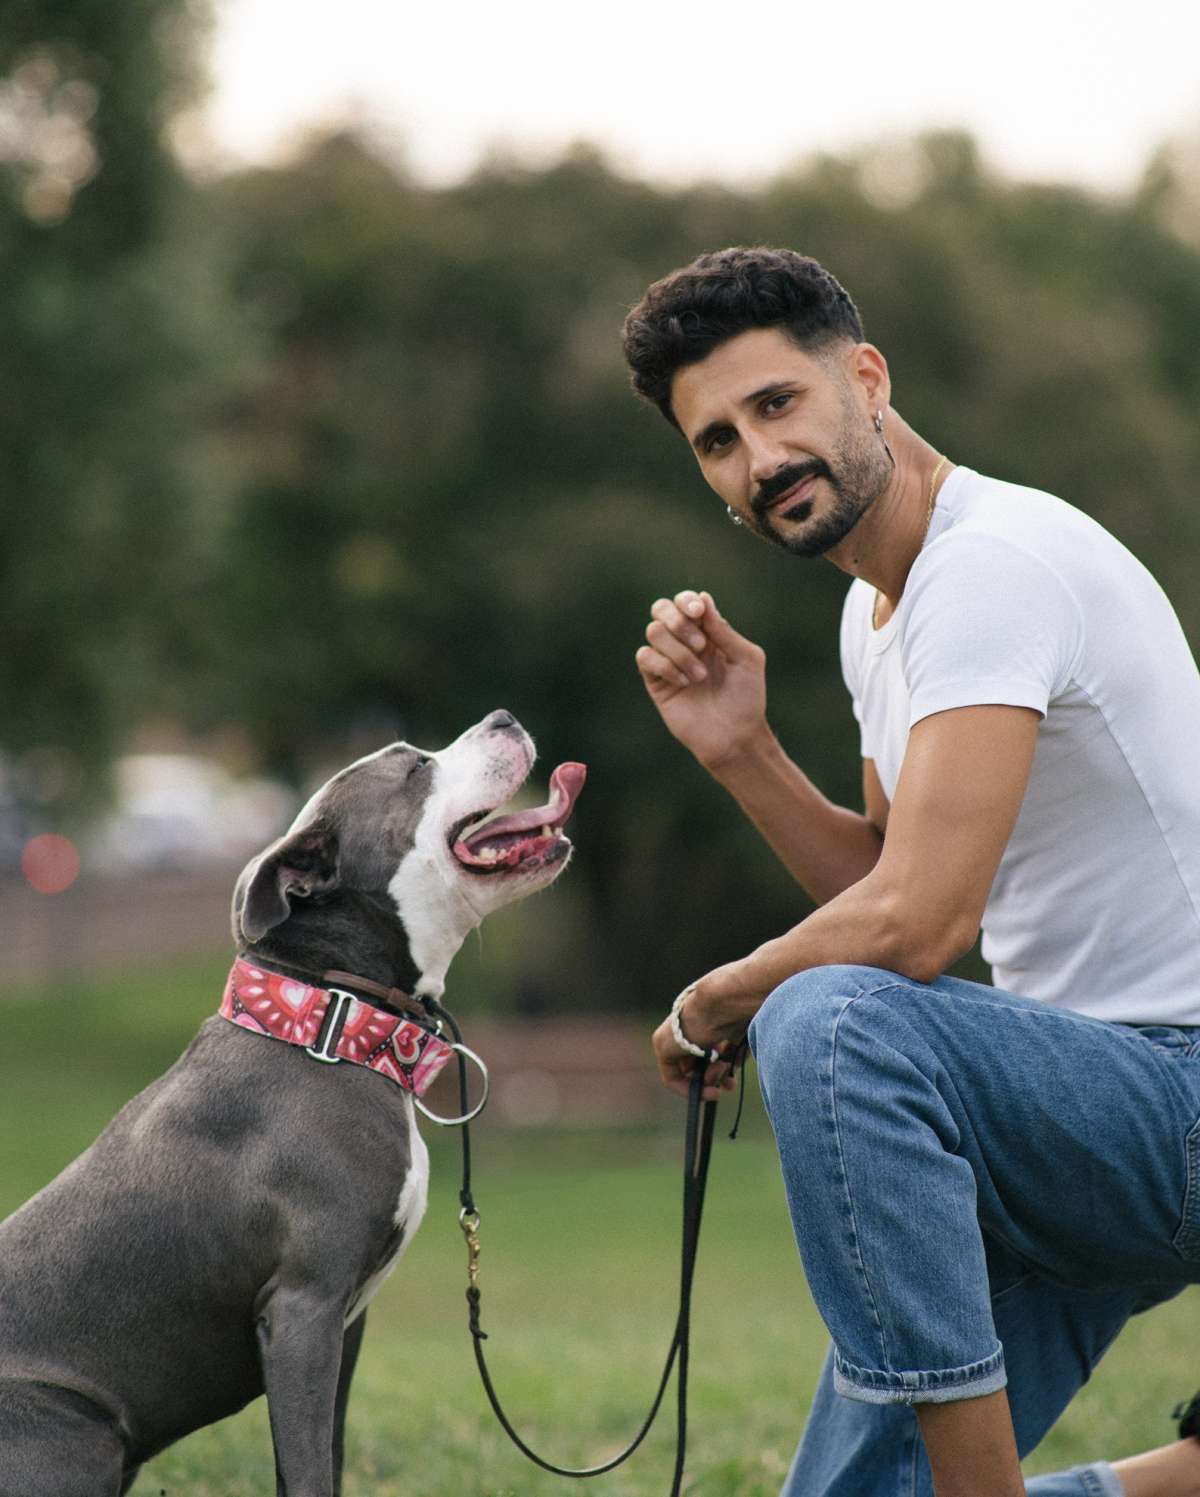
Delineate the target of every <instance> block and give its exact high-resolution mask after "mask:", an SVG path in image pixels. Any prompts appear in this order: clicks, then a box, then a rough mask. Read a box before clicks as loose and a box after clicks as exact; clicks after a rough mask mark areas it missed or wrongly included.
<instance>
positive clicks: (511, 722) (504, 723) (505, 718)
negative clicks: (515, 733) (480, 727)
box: [484, 707, 517, 728]
mask: <svg viewBox="0 0 1200 1497" xmlns="http://www.w3.org/2000/svg"><path fill="white" fill-rule="evenodd" d="M484 726H485V727H487V728H515V727H516V726H517V720H516V718H515V717H514V716H513V715H512V713H511V712H508V711H507V710H506V709H505V708H503V707H498V708H497V709H496V711H495V712H493V713H492V714H491V716H490V717H489V718H488V719H487V721H486V722H485V724H484Z"/></svg>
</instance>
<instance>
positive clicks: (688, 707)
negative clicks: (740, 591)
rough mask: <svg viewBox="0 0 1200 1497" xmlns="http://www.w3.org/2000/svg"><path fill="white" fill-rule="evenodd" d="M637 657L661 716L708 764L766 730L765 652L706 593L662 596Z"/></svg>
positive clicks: (712, 766)
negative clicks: (734, 624)
mask: <svg viewBox="0 0 1200 1497" xmlns="http://www.w3.org/2000/svg"><path fill="white" fill-rule="evenodd" d="M650 615H651V622H650V623H649V624H648V625H647V627H646V643H645V644H644V645H643V646H642V647H641V648H640V649H639V650H638V652H637V655H636V656H635V659H636V661H637V668H638V671H639V672H640V674H641V677H642V681H643V683H644V685H645V687H646V690H647V692H648V693H649V696H650V700H651V701H652V702H653V703H654V705H655V706H656V707H657V708H658V711H659V714H660V715H661V717H662V720H663V722H664V723H666V725H667V727H668V728H669V730H670V731H671V733H673V734H674V736H675V737H676V738H677V739H678V740H679V742H680V743H682V744H683V746H684V747H685V748H687V749H689V750H690V751H691V752H692V753H693V754H694V755H695V756H696V758H697V759H698V760H699V761H700V763H701V764H702V765H703V766H704V767H705V768H706V769H708V770H710V771H713V770H716V769H718V768H719V767H720V766H721V764H722V763H723V762H725V761H727V760H729V759H732V758H734V757H736V756H737V754H738V753H739V752H741V751H742V750H743V749H745V748H746V747H748V746H749V745H750V744H751V743H752V742H753V741H754V739H755V738H756V737H757V736H758V735H759V734H760V733H764V732H766V731H767V721H766V713H767V691H766V654H765V653H764V651H763V650H762V648H761V647H760V646H759V645H756V644H755V643H754V642H753V641H752V640H749V639H746V638H745V637H744V636H743V635H741V634H739V633H738V632H737V630H736V629H734V628H733V626H732V625H731V624H729V623H727V622H726V620H725V619H724V618H722V616H721V614H720V613H719V612H718V611H717V605H716V604H715V603H714V602H713V599H712V595H711V594H710V593H697V592H693V591H691V590H685V591H684V592H680V593H676V594H675V597H674V598H673V599H672V598H659V599H658V600H657V602H655V603H654V605H653V606H652V607H651V609H650Z"/></svg>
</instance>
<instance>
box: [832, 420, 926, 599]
mask: <svg viewBox="0 0 1200 1497" xmlns="http://www.w3.org/2000/svg"><path fill="white" fill-rule="evenodd" d="M888 442H889V445H890V447H891V450H892V455H893V457H894V458H895V467H894V468H893V470H892V476H891V479H890V480H889V482H888V485H887V487H886V488H885V489H884V491H883V493H882V494H880V496H879V498H878V499H876V501H875V503H874V504H872V505H871V507H870V509H868V510H867V512H866V514H864V515H863V517H862V519H861V520H860V521H859V522H858V524H857V525H856V526H855V527H854V529H853V530H852V531H851V532H850V534H849V535H848V536H847V537H846V538H845V540H843V541H841V542H839V543H838V545H836V546H835V547H834V548H833V549H832V550H831V551H829V552H827V553H826V555H827V556H828V558H829V560H830V561H831V562H833V564H834V566H836V567H838V568H839V569H840V570H841V571H843V572H846V573H848V574H849V575H850V576H851V577H861V578H862V579H863V581H864V582H868V583H870V585H871V586H872V587H873V588H875V589H876V591H877V592H878V593H879V599H878V603H877V606H876V615H875V622H876V624H877V625H878V624H882V623H885V622H886V621H887V619H889V618H890V617H891V615H892V613H894V611H895V609H896V605H897V604H898V603H899V601H900V597H901V594H902V593H903V592H904V584H905V583H906V582H907V580H908V574H909V572H910V571H911V569H912V564H913V562H914V561H916V559H917V557H918V556H919V555H920V553H921V547H922V546H923V545H924V544H925V535H926V532H927V531H928V528H929V519H930V506H929V497H930V483H931V480H933V478H934V470H935V469H936V468H937V465H938V461H939V458H940V456H941V454H940V453H938V452H937V451H936V450H935V449H934V448H933V447H931V446H930V445H929V443H928V442H926V441H925V440H924V438H923V437H919V436H918V435H917V433H916V432H915V431H913V430H912V428H911V427H910V426H908V425H907V424H906V423H905V422H904V421H902V420H901V419H900V417H898V416H897V415H896V414H895V412H893V413H892V417H891V430H890V431H889V432H888ZM949 471H950V465H949V464H948V463H943V464H942V467H941V470H940V471H939V472H938V473H937V481H936V485H935V488H934V492H935V494H936V491H937V489H940V487H941V484H942V482H943V481H944V479H945V477H946V474H947V473H948V472H949Z"/></svg>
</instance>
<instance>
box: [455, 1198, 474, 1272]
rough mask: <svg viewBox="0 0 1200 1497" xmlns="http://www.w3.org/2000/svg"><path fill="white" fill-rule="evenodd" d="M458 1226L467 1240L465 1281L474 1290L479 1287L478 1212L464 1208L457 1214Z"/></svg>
mask: <svg viewBox="0 0 1200 1497" xmlns="http://www.w3.org/2000/svg"><path fill="white" fill-rule="evenodd" d="M458 1225H459V1226H460V1227H461V1228H462V1234H463V1236H464V1237H465V1238H466V1239H467V1280H468V1282H469V1284H470V1286H471V1288H472V1289H475V1288H478V1286H479V1212H478V1211H468V1210H467V1208H466V1207H465V1206H464V1207H463V1209H462V1210H461V1211H460V1212H459V1213H458Z"/></svg>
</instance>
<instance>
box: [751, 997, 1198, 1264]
mask: <svg viewBox="0 0 1200 1497" xmlns="http://www.w3.org/2000/svg"><path fill="white" fill-rule="evenodd" d="M1160 1038H1162V1039H1163V1040H1164V1041H1169V1042H1163V1043H1160V1042H1159V1041H1158V1039H1156V1038H1155V1037H1153V1034H1151V1035H1150V1036H1149V1037H1148V1035H1147V1034H1146V1033H1143V1032H1140V1031H1138V1030H1136V1029H1131V1028H1127V1027H1125V1026H1122V1025H1114V1024H1107V1023H1103V1022H1101V1021H1098V1020H1092V1019H1087V1018H1084V1017H1082V1016H1080V1015H1078V1014H1075V1013H1071V1012H1069V1011H1066V1010H1062V1009H1057V1008H1053V1007H1051V1006H1050V1005H1047V1004H1044V1003H1038V1002H1035V1001H1033V1000H1029V999H1023V998H1017V997H1014V996H1013V995H1011V994H1006V993H1002V992H1000V991H999V990H997V989H994V988H988V987H984V986H982V985H980V984H976V983H966V982H961V981H959V980H957V979H953V978H941V979H939V980H938V981H937V982H935V983H932V984H929V985H925V984H920V983H913V982H910V981H909V980H907V979H905V978H902V977H900V976H898V975H897V974H894V973H887V972H882V971H878V970H875V969H871V968H824V969H820V970H819V971H816V972H811V973H804V974H801V975H800V976H799V977H798V978H795V979H792V980H791V981H790V982H788V983H785V984H783V986H782V987H781V988H779V989H777V990H776V992H775V993H774V994H772V996H771V997H770V998H769V999H768V1000H767V1003H766V1004H765V1005H764V1007H763V1010H762V1011H761V1012H760V1015H759V1016H758V1018H757V1019H756V1020H755V1042H756V1052H757V1053H758V1056H759V1063H760V1068H761V1069H762V1071H763V1073H764V1090H768V1089H769V1090H770V1093H771V1096H770V1107H771V1112H772V1120H773V1122H775V1123H776V1133H777V1137H779V1138H780V1142H781V1151H782V1149H783V1146H784V1139H785V1138H786V1139H787V1140H788V1143H789V1146H790V1149H791V1152H792V1153H793V1154H795V1153H797V1152H798V1151H799V1150H800V1149H802V1148H804V1147H805V1145H806V1144H807V1146H809V1147H811V1148H814V1149H815V1148H816V1146H817V1143H818V1140H819V1139H820V1138H822V1137H828V1138H829V1140H830V1142H831V1144H832V1145H833V1146H834V1147H835V1149H836V1155H837V1164H838V1169H839V1172H841V1173H842V1174H843V1175H844V1176H845V1179H846V1183H847V1191H848V1196H850V1197H852V1198H853V1206H854V1210H855V1211H856V1212H857V1213H860V1214H861V1213H863V1212H867V1211H869V1210H870V1209H871V1197H872V1196H873V1195H874V1196H876V1197H877V1198H878V1199H879V1200H880V1202H881V1203H882V1204H883V1206H884V1209H885V1212H886V1216H887V1217H888V1219H889V1221H890V1223H891V1224H897V1223H898V1224H899V1228H900V1232H901V1235H903V1230H904V1226H905V1224H906V1223H907V1222H912V1223H913V1224H914V1229H916V1228H917V1227H919V1224H920V1223H921V1221H922V1219H923V1217H925V1218H928V1216H929V1215H930V1208H933V1207H934V1206H935V1203H934V1202H933V1201H931V1200H930V1198H929V1192H928V1190H927V1189H926V1185H927V1182H932V1181H933V1180H934V1179H935V1178H936V1175H935V1173H934V1172H933V1170H932V1168H931V1164H930V1156H929V1148H928V1145H923V1146H921V1147H922V1149H924V1151H925V1152H924V1153H921V1152H919V1151H918V1150H916V1149H915V1148H914V1146H913V1143H912V1140H913V1138H914V1136H915V1135H917V1134H918V1133H921V1134H923V1135H924V1136H925V1137H926V1138H927V1139H929V1140H930V1141H931V1142H932V1144H933V1145H934V1147H935V1148H936V1149H940V1150H943V1151H944V1152H945V1153H946V1154H949V1155H951V1156H956V1157H957V1158H958V1159H960V1160H962V1161H963V1162H965V1163H966V1164H968V1165H969V1167H970V1170H971V1173H972V1175H973V1177H974V1196H975V1201H974V1209H975V1212H976V1214H977V1217H978V1221H979V1224H980V1227H981V1228H982V1230H983V1232H984V1234H985V1236H987V1235H990V1236H991V1237H992V1238H994V1239H995V1240H996V1241H997V1242H1000V1243H1003V1244H1004V1245H1005V1246H1006V1247H1007V1249H1008V1250H1009V1251H1010V1252H1011V1253H1012V1254H1014V1255H1015V1257H1016V1258H1018V1259H1020V1260H1022V1261H1024V1262H1025V1263H1026V1264H1027V1265H1028V1266H1029V1268H1030V1269H1031V1270H1033V1271H1036V1272H1037V1273H1038V1274H1040V1275H1042V1276H1044V1277H1049V1278H1050V1279H1053V1280H1056V1281H1059V1282H1061V1283H1064V1284H1069V1285H1073V1286H1075V1287H1079V1288H1084V1289H1089V1290H1101V1289H1104V1288H1110V1287H1112V1288H1115V1287H1121V1286H1129V1285H1144V1284H1147V1283H1159V1284H1162V1285H1163V1286H1167V1285H1181V1284H1183V1283H1185V1282H1189V1281H1195V1280H1196V1279H1197V1278H1200V1178H1198V1176H1200V1169H1198V1160H1197V1157H1196V1156H1197V1151H1198V1150H1200V1137H1193V1132H1194V1131H1195V1132H1196V1133H1197V1134H1200V1128H1197V1120H1198V1119H1200V1045H1192V1044H1188V1043H1186V1041H1187V1039H1188V1038H1189V1037H1188V1036H1182V1037H1181V1036H1179V1035H1178V1034H1177V1033H1176V1034H1175V1035H1174V1037H1173V1038H1172V1037H1171V1036H1170V1035H1167V1033H1166V1032H1163V1035H1162V1036H1160ZM781 1121H782V1123H783V1126H782V1127H781V1126H780V1122H781ZM910 1160H911V1168H908V1162H909V1161H910ZM889 1161H890V1162H891V1166H892V1167H891V1169H890V1170H887V1165H888V1162H889ZM786 1168H787V1161H786V1160H785V1173H786ZM885 1171H886V1172H887V1178H882V1177H881V1176H882V1174H883V1173H884V1172H885ZM897 1193H899V1194H901V1195H905V1194H907V1195H908V1196H910V1197H911V1200H910V1201H909V1202H908V1203H907V1204H906V1206H905V1208H904V1209H903V1210H900V1209H897V1206H898V1201H897ZM923 1198H924V1203H925V1207H926V1209H925V1210H924V1211H923V1210H922V1201H923ZM936 1214H937V1213H936V1210H933V1211H932V1215H933V1216H936ZM896 1249H897V1251H902V1244H901V1243H897V1244H896Z"/></svg>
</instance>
